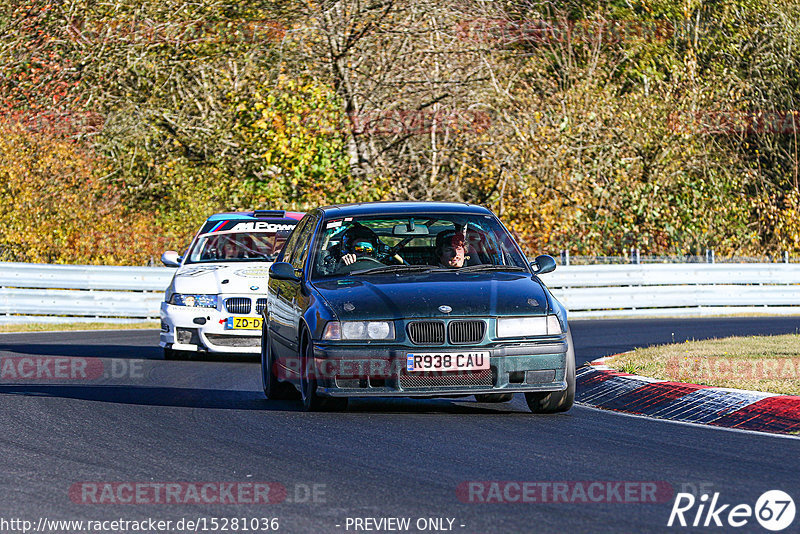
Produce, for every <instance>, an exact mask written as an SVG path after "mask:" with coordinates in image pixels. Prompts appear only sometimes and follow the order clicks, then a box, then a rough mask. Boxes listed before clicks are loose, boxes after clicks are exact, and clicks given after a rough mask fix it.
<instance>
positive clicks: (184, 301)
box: [169, 293, 217, 308]
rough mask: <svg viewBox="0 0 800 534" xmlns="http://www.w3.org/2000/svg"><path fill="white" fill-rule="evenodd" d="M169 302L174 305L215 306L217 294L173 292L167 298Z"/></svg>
mask: <svg viewBox="0 0 800 534" xmlns="http://www.w3.org/2000/svg"><path fill="white" fill-rule="evenodd" d="M169 303H170V304H174V305H175V306H189V307H192V308H216V307H217V295H188V294H185V293H173V294H172V296H171V297H170V299H169Z"/></svg>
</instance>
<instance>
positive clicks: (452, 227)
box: [312, 214, 528, 277]
mask: <svg viewBox="0 0 800 534" xmlns="http://www.w3.org/2000/svg"><path fill="white" fill-rule="evenodd" d="M313 258H314V260H313V262H314V265H313V273H312V276H314V277H329V276H339V275H364V276H367V275H370V274H379V273H382V272H386V273H390V272H391V273H403V272H408V273H415V272H416V273H418V272H421V271H423V272H424V271H427V270H430V271H438V270H442V271H444V270H459V269H460V270H475V271H480V270H515V271H519V270H525V271H527V270H528V267H527V263H526V260H525V258H524V257H523V256H522V254H520V253H519V251H518V248H517V247H516V245H515V243H514V240H513V239H512V237H511V236H510V235H509V233H508V231H507V230H506V229H505V228H504V227H503V226H502V225H501V224H500V223H499V222H498V221H497V219H496V218H494V217H492V216H490V215H464V214H452V215H425V214H415V215H410V216H405V217H346V218H343V219H334V220H329V221H327V222H326V223H325V224H324V226H323V229H322V236H321V237H320V239H318V240H317V241H316V250H315V251H314V255H313Z"/></svg>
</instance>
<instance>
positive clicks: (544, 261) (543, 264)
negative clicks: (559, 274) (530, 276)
mask: <svg viewBox="0 0 800 534" xmlns="http://www.w3.org/2000/svg"><path fill="white" fill-rule="evenodd" d="M531 267H533V270H534V272H535V273H536V274H545V273H551V272H553V271H555V270H556V260H555V259H553V256H548V255H547V254H542V255H541V256H536V259H535V260H533V261H532V262H531Z"/></svg>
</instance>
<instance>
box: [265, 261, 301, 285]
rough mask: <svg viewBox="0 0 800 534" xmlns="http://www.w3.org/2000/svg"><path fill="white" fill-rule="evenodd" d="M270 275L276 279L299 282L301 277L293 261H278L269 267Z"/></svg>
mask: <svg viewBox="0 0 800 534" xmlns="http://www.w3.org/2000/svg"><path fill="white" fill-rule="evenodd" d="M269 277H270V278H274V279H275V280H289V281H290V282H297V281H298V280H300V278H299V277H298V276H297V273H296V272H295V270H294V267H293V266H292V264H291V263H286V262H285V261H276V262H275V263H273V264H272V265H271V266H270V268H269Z"/></svg>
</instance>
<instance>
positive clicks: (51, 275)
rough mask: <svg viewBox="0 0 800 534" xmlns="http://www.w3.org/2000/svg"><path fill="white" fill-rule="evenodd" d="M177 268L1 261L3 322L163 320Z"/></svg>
mask: <svg viewBox="0 0 800 534" xmlns="http://www.w3.org/2000/svg"><path fill="white" fill-rule="evenodd" d="M174 272H175V269H171V268H167V267H108V266H97V265H49V264H29V263H0V322H5V323H11V322H14V323H21V322H88V321H102V322H130V321H131V320H135V321H141V320H147V319H158V312H159V308H160V306H161V301H162V300H164V290H165V289H166V288H167V286H168V285H169V282H170V280H171V279H172V274H173V273H174Z"/></svg>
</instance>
